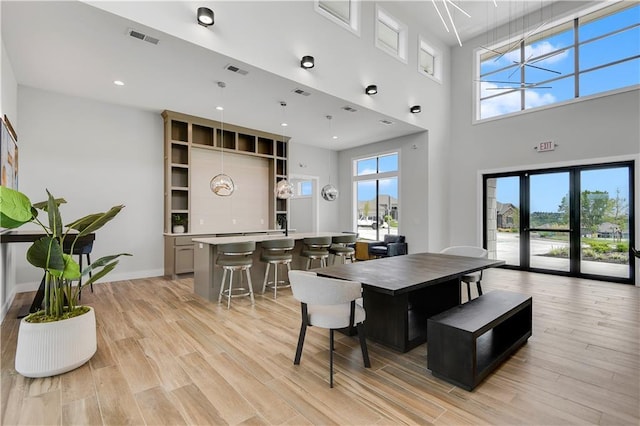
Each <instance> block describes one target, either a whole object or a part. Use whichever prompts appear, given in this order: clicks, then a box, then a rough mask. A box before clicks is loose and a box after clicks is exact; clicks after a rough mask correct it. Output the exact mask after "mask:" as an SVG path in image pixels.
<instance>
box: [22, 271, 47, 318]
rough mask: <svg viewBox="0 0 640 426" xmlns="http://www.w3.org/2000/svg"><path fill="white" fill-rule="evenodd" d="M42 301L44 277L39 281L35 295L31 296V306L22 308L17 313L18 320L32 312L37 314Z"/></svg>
mask: <svg viewBox="0 0 640 426" xmlns="http://www.w3.org/2000/svg"><path fill="white" fill-rule="evenodd" d="M43 300H44V277H42V280H41V281H40V285H39V286H38V290H37V291H36V295H35V296H33V302H31V306H29V308H28V309H27V306H26V305H25V306H23V307H22V308H20V310H19V311H18V318H24V317H26V316H27V315H29V314H32V313H34V312H38V311H39V310H40V309H42V301H43Z"/></svg>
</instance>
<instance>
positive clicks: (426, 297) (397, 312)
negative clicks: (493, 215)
mask: <svg viewBox="0 0 640 426" xmlns="http://www.w3.org/2000/svg"><path fill="white" fill-rule="evenodd" d="M504 263H505V262H504V261H503V260H497V259H487V258H478V257H467V256H454V255H446V254H440V253H415V254H409V255H403V256H392V257H386V258H380V259H372V260H366V261H362V262H354V263H347V264H342V265H333V266H329V267H326V268H318V269H313V271H314V272H316V273H317V274H318V275H320V276H324V277H330V278H339V279H343V280H350V281H358V282H360V283H361V284H362V297H363V305H364V308H365V311H366V315H367V319H366V320H365V327H366V333H367V339H370V340H372V341H374V342H377V343H380V344H382V345H384V346H387V347H389V348H391V349H394V350H397V351H399V352H408V351H410V350H411V349H413V348H415V347H417V346H419V345H421V344H422V343H425V342H426V341H427V319H428V318H430V317H432V316H434V315H436V314H439V313H441V312H444V311H446V310H447V309H450V308H452V307H454V306H457V305H460V304H461V303H462V292H461V282H460V278H461V277H462V276H464V275H466V274H470V273H472V272H476V271H481V270H484V269H487V268H493V267H496V266H500V265H503V264H504Z"/></svg>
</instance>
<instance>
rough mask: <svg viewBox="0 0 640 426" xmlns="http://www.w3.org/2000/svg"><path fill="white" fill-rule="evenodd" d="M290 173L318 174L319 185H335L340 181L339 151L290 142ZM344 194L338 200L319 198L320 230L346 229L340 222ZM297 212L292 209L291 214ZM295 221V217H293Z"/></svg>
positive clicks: (293, 214)
mask: <svg viewBox="0 0 640 426" xmlns="http://www.w3.org/2000/svg"><path fill="white" fill-rule="evenodd" d="M289 175H305V176H317V177H318V187H319V188H322V187H323V186H325V185H326V184H328V183H329V179H331V183H333V184H334V185H336V184H337V181H338V153H337V152H336V151H332V150H329V149H322V148H317V147H313V146H308V145H302V144H300V143H294V142H289ZM342 197H343V194H342V193H340V194H339V195H338V200H337V201H326V200H324V199H323V198H322V197H320V199H319V200H318V231H345V230H348V229H351V228H344V229H342V228H341V227H340V226H341V224H340V223H339V222H338V217H339V210H338V205H339V202H340V200H341V199H342ZM295 214H296V212H295V211H294V210H293V209H292V210H291V216H292V217H293V216H295ZM292 222H293V223H295V218H293V219H292Z"/></svg>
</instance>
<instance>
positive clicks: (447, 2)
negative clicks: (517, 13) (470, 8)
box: [431, 0, 498, 47]
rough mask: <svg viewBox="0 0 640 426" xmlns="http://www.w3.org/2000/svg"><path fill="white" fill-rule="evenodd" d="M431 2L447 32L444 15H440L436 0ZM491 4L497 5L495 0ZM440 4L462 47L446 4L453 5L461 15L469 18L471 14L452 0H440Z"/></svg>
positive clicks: (447, 27)
mask: <svg viewBox="0 0 640 426" xmlns="http://www.w3.org/2000/svg"><path fill="white" fill-rule="evenodd" d="M431 3H433V7H434V8H435V9H436V12H438V16H439V17H440V21H442V25H444V29H445V30H447V32H449V26H448V25H447V23H446V22H445V20H444V17H443V16H442V13H440V9H438V5H437V4H436V0H431ZM493 4H494V5H495V7H498V5H497V3H496V2H495V0H494V2H493ZM442 5H443V6H444V10H445V11H446V12H447V17H448V18H449V22H450V23H451V27H452V28H453V32H454V33H455V35H456V39H458V44H459V45H460V47H462V41H461V40H460V35H459V34H458V29H457V28H456V24H455V23H454V22H453V17H452V16H451V11H449V6H447V5H451V6H453V7H455V8H456V9H458V10H459V11H460V12H461V13H462V14H463V15H465V16H466V17H467V18H471V15H469V14H468V13H467V12H465V11H464V10H463V9H462V8H461V7H460V6H458V5H457V4H455V3H454V2H452V1H451V0H442Z"/></svg>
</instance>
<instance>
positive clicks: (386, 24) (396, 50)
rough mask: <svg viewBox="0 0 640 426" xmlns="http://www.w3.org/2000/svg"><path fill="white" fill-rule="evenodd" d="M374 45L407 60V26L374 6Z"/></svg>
mask: <svg viewBox="0 0 640 426" xmlns="http://www.w3.org/2000/svg"><path fill="white" fill-rule="evenodd" d="M375 28H376V46H377V47H378V48H379V49H381V50H384V51H385V52H387V53H388V54H390V55H391V56H393V57H395V58H397V59H399V60H401V61H402V62H405V63H406V62H407V32H408V31H407V26H406V25H405V24H403V23H401V22H400V21H398V20H397V19H395V18H394V17H393V16H391V15H389V14H388V13H387V12H385V11H384V10H383V9H382V8H380V7H379V6H377V7H376V27H375Z"/></svg>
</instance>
